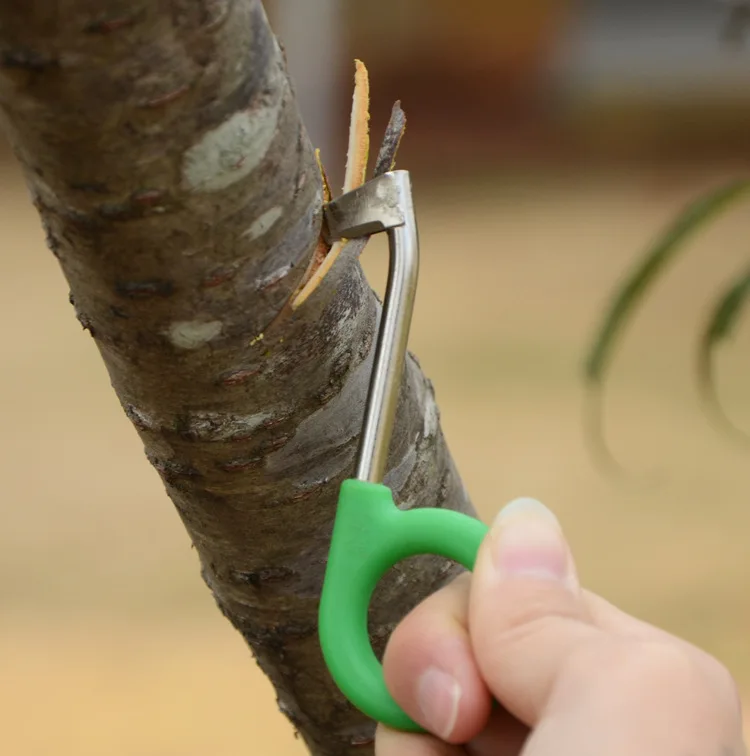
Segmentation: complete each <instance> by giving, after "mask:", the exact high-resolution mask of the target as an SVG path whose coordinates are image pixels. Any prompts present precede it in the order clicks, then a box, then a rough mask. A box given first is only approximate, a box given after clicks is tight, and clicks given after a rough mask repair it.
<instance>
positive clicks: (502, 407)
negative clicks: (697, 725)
mask: <svg viewBox="0 0 750 756" xmlns="http://www.w3.org/2000/svg"><path fill="white" fill-rule="evenodd" d="M722 175H724V172H723V171H722V170H721V169H716V171H714V172H713V174H708V173H706V172H705V171H702V172H701V173H700V174H698V173H696V172H695V171H688V170H682V171H681V170H678V169H676V168H672V169H670V172H669V173H665V172H663V171H661V172H659V171H656V170H654V171H652V172H651V173H649V174H646V173H645V172H641V173H639V174H638V175H628V174H625V173H618V174H614V173H612V172H609V173H602V174H600V175H593V174H592V175H586V176H581V175H576V174H573V173H568V174H565V173H558V174H556V175H538V176H530V175H528V174H526V175H518V176H510V175H504V176H502V178H498V177H497V176H495V177H494V178H492V179H490V178H484V179H481V180H476V179H475V180H473V181H467V182H466V183H465V184H462V183H459V182H453V183H452V184H450V185H438V186H435V185H432V186H423V185H420V183H419V178H418V176H417V177H416V191H417V201H418V211H419V215H420V222H421V227H420V230H421V240H422V245H423V246H422V249H423V264H422V277H421V280H420V291H419V295H418V299H417V310H416V314H415V322H414V331H413V337H412V340H411V346H412V349H413V350H414V351H415V352H416V353H417V354H418V355H419V357H420V360H421V363H422V366H423V368H424V369H425V371H426V372H427V374H428V375H429V376H430V377H431V378H432V380H433V382H434V384H435V387H436V391H437V397H438V401H439V404H440V407H441V410H442V420H443V425H444V428H445V431H446V434H447V437H448V439H449V443H450V445H451V447H452V450H453V453H454V455H455V457H456V459H457V461H458V465H459V468H460V470H461V471H462V474H463V476H464V479H465V482H466V485H467V487H468V489H469V491H470V492H471V494H472V496H473V498H474V501H475V502H476V504H477V506H478V507H479V509H480V510H481V512H482V514H483V515H484V516H485V517H487V518H489V517H491V516H492V514H493V512H495V511H496V510H497V509H498V507H499V506H500V505H501V504H502V503H504V502H505V501H507V500H508V499H510V498H512V497H515V496H518V495H523V494H525V495H532V496H536V497H539V498H541V499H542V500H544V501H545V502H547V503H548V504H549V505H551V506H552V507H553V508H554V509H555V511H556V512H557V513H558V514H559V516H560V518H561V520H562V521H563V524H564V526H565V527H566V529H567V532H568V534H569V536H570V539H571V541H572V543H573V546H574V549H575V553H576V555H577V558H578V561H579V568H580V571H581V574H582V577H583V580H584V581H585V582H586V583H587V585H588V586H589V587H591V588H593V589H595V590H597V591H600V592H602V593H603V594H605V595H606V596H607V597H608V598H609V599H611V600H613V601H614V602H616V603H618V604H620V605H621V606H622V607H623V608H625V609H626V610H628V611H631V612H634V613H636V614H637V615H639V616H641V617H643V618H645V619H647V620H650V621H652V622H656V623H658V624H660V625H663V626H665V627H667V628H668V629H670V630H672V631H675V632H678V633H680V634H682V635H684V636H686V637H687V638H689V639H690V640H693V641H695V642H697V643H699V644H701V645H703V646H705V647H706V648H708V650H710V651H711V652H713V653H715V654H717V655H718V656H719V657H720V658H721V659H723V660H724V661H725V662H726V663H727V664H728V665H729V666H730V668H731V669H732V670H733V672H734V673H735V675H736V676H737V678H738V680H739V681H740V684H741V686H742V687H743V689H744V690H748V691H750V654H748V640H747V639H748V630H749V629H750V600H749V599H748V581H749V580H750V549H749V548H748V538H749V537H750V506H748V504H749V503H750V502H749V500H748V494H749V493H750V484H749V483H748V475H747V469H748V461H747V453H748V452H747V449H740V448H738V447H737V446H734V445H732V443H730V442H729V441H728V440H727V439H726V438H724V437H723V436H721V435H720V434H717V433H716V432H715V431H714V429H713V428H712V427H711V426H710V424H709V423H708V422H707V421H706V419H705V417H704V415H703V414H702V412H701V410H700V406H699V404H698V400H697V397H696V394H695V391H694V384H693V382H692V372H691V371H692V349H693V346H694V342H695V338H696V335H697V333H698V329H699V326H700V324H701V321H702V318H703V317H704V316H705V313H706V307H707V306H708V303H709V302H710V301H711V298H712V296H715V295H716V294H717V293H718V291H719V289H720V287H721V285H722V284H723V283H725V282H726V280H727V279H728V278H729V277H730V276H731V275H732V274H733V273H735V272H737V271H738V270H739V269H740V268H741V267H742V266H743V265H744V264H745V262H746V259H747V247H746V244H745V241H744V240H746V238H747V233H748V227H749V225H748V224H749V223H750V217H749V215H748V211H747V208H745V209H740V210H737V211H735V212H733V213H732V214H731V216H728V217H727V218H726V219H724V220H723V221H722V222H721V223H720V224H719V225H718V226H716V227H715V228H714V229H712V230H710V231H708V232H706V233H704V234H702V235H701V237H700V239H699V240H697V241H696V243H694V245H693V250H692V253H691V254H690V255H689V256H688V257H686V258H685V259H684V260H683V261H681V262H680V263H679V264H678V265H676V266H675V267H674V269H673V271H672V273H671V274H670V276H669V277H668V278H667V279H665V281H664V282H663V283H662V284H661V286H660V287H659V289H658V291H657V292H656V293H655V296H654V297H652V298H651V299H650V300H649V303H648V305H647V306H646V308H645V309H644V310H643V312H642V313H641V314H640V316H639V318H638V322H637V324H636V326H635V327H634V328H633V329H631V331H630V332H629V333H628V336H627V339H626V341H625V343H624V344H623V347H624V349H623V351H622V353H621V355H620V357H619V358H618V360H617V364H616V365H615V369H614V371H613V372H614V375H613V380H612V382H611V385H610V387H609V392H608V411H609V417H608V422H609V434H610V438H611V441H612V445H613V448H614V450H615V452H616V453H617V455H618V457H619V459H620V460H621V461H622V462H623V463H624V464H625V465H626V466H628V468H630V469H632V470H633V471H635V473H641V474H643V473H648V472H651V471H653V470H658V471H659V472H660V473H661V474H662V476H663V482H662V484H661V485H660V487H658V488H656V489H647V490H639V491H632V490H623V489H622V488H621V487H618V485H617V484H616V483H615V482H613V481H611V480H607V479H606V478H604V477H602V475H601V474H600V473H599V472H598V471H597V470H596V469H595V468H594V466H593V462H592V459H591V457H590V456H589V454H588V452H587V450H586V447H585V444H584V440H583V435H582V425H581V406H582V396H583V393H582V386H581V379H580V363H581V358H582V354H583V352H584V348H585V345H586V343H587V340H588V338H589V337H590V335H591V332H592V329H593V327H594V324H595V322H596V321H597V318H598V317H599V316H600V314H601V312H602V309H603V306H604V304H605V302H606V299H607V296H608V294H609V292H610V291H611V288H612V287H613V285H614V284H615V282H616V281H617V279H618V278H619V276H620V275H621V274H622V273H623V271H624V270H625V269H626V267H627V265H628V264H629V262H630V261H631V260H633V259H635V258H636V257H637V255H638V254H639V253H640V251H641V250H642V249H643V247H644V245H646V244H647V243H648V241H649V240H650V239H651V238H652V236H653V235H654V234H655V233H656V232H657V231H658V230H659V229H660V228H661V226H662V225H663V224H664V223H665V222H666V221H667V220H668V219H669V218H670V217H671V216H672V214H673V213H674V212H675V211H676V210H677V209H678V208H679V207H680V206H681V205H682V203H683V202H684V201H685V200H686V199H687V198H689V197H691V196H693V195H694V194H696V193H697V192H699V191H700V190H701V189H705V188H707V187H708V186H710V185H712V184H713V183H714V182H715V181H716V180H717V179H719V178H720V177H721V176H722ZM371 246H372V248H371V249H368V250H367V252H366V254H365V257H366V264H367V267H368V270H370V271H371V272H372V273H373V276H374V277H375V278H378V277H379V276H381V275H382V257H383V256H382V255H379V254H378V250H379V249H380V251H381V252H382V247H380V245H379V244H375V243H373V244H372V245H371ZM0 251H1V254H0V302H2V305H1V306H2V313H3V317H2V319H1V320H0V343H1V344H2V358H1V359H2V370H1V371H0V396H2V397H3V399H2V408H3V413H2V417H3V422H2V425H0V460H1V461H0V476H1V479H2V495H3V502H4V503H3V505H2V507H1V508H0V669H1V670H2V672H1V673H0V711H2V712H3V716H2V722H3V724H2V727H1V728H0V752H2V753H7V754H14V756H46V754H55V756H66V755H67V754H71V755H73V754H75V756H89V755H93V754H101V753H107V754H109V755H110V756H120V755H123V756H124V755H125V754H129V755H130V754H134V753H137V754H139V755H140V756H151V755H153V756H156V755H157V754H158V755H159V756H171V755H172V754H174V755H175V756H176V755H177V754H179V755H180V756H199V755H200V756H204V754H206V753H209V752H210V753H212V754H215V756H224V754H226V755H227V756H229V754H239V753H245V752H248V749H250V751H251V752H253V753H273V754H278V755H279V756H287V755H288V756H292V755H293V754H296V755H299V754H302V753H303V752H304V750H303V748H302V746H301V745H300V743H299V742H298V741H296V740H295V739H294V737H293V735H292V730H291V728H290V727H289V726H288V725H287V723H286V721H285V720H284V719H283V717H282V716H281V715H280V714H278V713H277V712H276V707H275V703H274V696H273V693H272V691H271V689H270V687H269V686H268V684H267V683H266V681H265V679H264V678H263V677H262V675H261V674H260V672H259V671H258V670H257V668H256V666H255V664H254V663H253V661H252V659H251V657H250V654H249V652H248V651H247V649H246V647H245V646H244V644H243V642H242V641H241V639H240V637H239V636H238V635H237V634H236V633H235V632H234V631H233V630H232V629H231V628H230V626H229V625H228V624H227V623H226V621H225V620H224V619H223V618H222V617H221V616H220V615H219V613H218V612H217V611H216V609H215V608H214V606H213V605H212V601H211V599H210V596H209V594H208V591H207V590H206V589H205V588H204V586H203V584H202V582H201V580H200V577H199V574H198V565H197V560H196V558H195V555H194V553H193V552H192V551H191V549H190V545H189V542H188V539H187V537H186V535H185V533H184V532H183V529H182V526H181V524H180V522H179V520H178V518H177V516H176V514H175V513H174V512H173V510H172V507H171V504H170V502H169V501H168V499H167V497H166V495H165V494H164V492H163V489H162V487H161V485H160V481H159V479H158V477H157V475H156V473H155V472H153V471H152V470H151V468H150V466H149V465H148V463H147V462H146V460H145V459H144V457H143V454H142V450H141V448H140V444H139V441H138V439H137V436H136V434H135V432H134V431H133V430H132V429H131V427H130V425H129V423H128V422H127V421H126V419H125V418H124V416H123V415H122V413H121V411H120V409H119V406H118V404H117V401H116V399H115V397H114V394H113V392H112V391H111V389H110V387H109V383H108V380H107V376H106V373H105V370H104V368H103V367H102V365H101V364H100V361H99V358H98V354H97V352H96V349H95V346H94V343H93V341H92V340H91V339H90V338H89V337H88V335H87V334H85V333H83V332H82V331H81V329H80V326H79V325H78V323H77V321H76V320H75V318H74V316H73V312H72V309H71V307H70V306H69V305H68V302H67V287H66V285H65V282H64V280H63V278H62V275H61V274H60V272H59V270H58V268H57V265H56V263H55V261H54V259H53V258H52V256H51V254H50V253H48V252H47V251H46V250H45V247H44V242H43V235H42V233H41V231H40V229H39V224H38V220H37V216H36V214H35V212H34V210H33V208H32V207H31V205H30V203H29V201H28V199H27V196H26V194H25V191H24V190H23V188H22V184H21V181H20V178H19V175H18V173H17V171H16V168H15V166H14V165H13V164H11V163H10V162H9V161H8V160H6V161H5V162H0ZM378 258H380V259H378ZM749 338H750V328H748V327H747V326H745V327H744V328H743V329H742V331H741V333H740V334H739V335H738V338H737V341H736V343H735V344H734V346H733V348H732V349H731V350H727V353H726V354H722V359H721V374H722V379H721V384H722V394H723V396H724V398H725V401H726V403H727V405H728V406H729V407H730V408H731V411H732V413H733V415H734V416H735V417H736V418H737V420H738V421H739V422H742V423H743V425H744V427H746V428H750V394H749V393H748V392H747V380H746V376H747V374H748V368H750V349H748V348H747V347H748V339H749ZM743 379H744V390H743Z"/></svg>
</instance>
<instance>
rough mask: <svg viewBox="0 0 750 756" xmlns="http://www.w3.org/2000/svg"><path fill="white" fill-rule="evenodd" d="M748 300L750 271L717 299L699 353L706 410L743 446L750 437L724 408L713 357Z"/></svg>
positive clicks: (704, 331) (701, 387)
mask: <svg viewBox="0 0 750 756" xmlns="http://www.w3.org/2000/svg"><path fill="white" fill-rule="evenodd" d="M748 300H750V269H748V270H747V271H746V272H745V273H744V274H743V275H741V276H740V277H739V278H737V279H735V280H734V281H732V283H731V284H730V285H729V287H728V288H727V289H726V290H725V291H723V292H722V294H721V296H719V297H718V299H717V300H716V304H715V305H714V307H713V309H712V311H711V314H710V316H709V318H708V319H707V321H706V327H705V328H704V329H703V333H702V334H701V338H700V341H699V343H698V354H697V363H698V388H699V390H700V392H701V395H702V397H703V400H704V404H705V407H706V409H707V410H708V411H709V412H710V414H711V415H712V417H713V419H714V420H716V421H717V422H718V423H719V424H720V425H721V426H722V427H723V428H724V429H725V430H726V431H728V432H729V433H730V434H731V435H732V436H734V437H735V438H737V439H739V440H741V441H742V442H743V443H750V435H748V433H746V432H745V431H744V430H742V429H741V428H738V427H737V426H736V425H735V424H734V423H733V422H732V421H731V419H730V418H729V417H728V416H727V414H726V412H725V411H724V408H723V407H722V404H721V401H720V400H719V395H718V393H717V391H716V381H715V380H714V360H713V357H714V353H715V350H716V348H717V347H718V346H719V345H720V344H721V343H722V342H724V341H727V340H728V339H729V338H730V337H731V336H732V333H733V331H734V329H735V327H736V325H737V323H738V322H739V319H740V315H741V314H742V311H743V308H744V306H745V305H746V304H747V302H748Z"/></svg>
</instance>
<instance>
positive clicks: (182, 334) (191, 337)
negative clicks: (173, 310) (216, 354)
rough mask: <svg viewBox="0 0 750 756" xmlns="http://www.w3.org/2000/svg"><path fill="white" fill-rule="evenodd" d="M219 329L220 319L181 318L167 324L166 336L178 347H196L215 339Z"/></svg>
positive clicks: (220, 325)
mask: <svg viewBox="0 0 750 756" xmlns="http://www.w3.org/2000/svg"><path fill="white" fill-rule="evenodd" d="M221 329H222V322H221V321H220V320H209V321H201V320H182V321H178V322H176V323H172V324H171V325H170V326H169V328H168V330H167V336H168V337H169V340H170V341H171V342H172V344H173V345H174V346H176V347H177V348H178V349H198V348H199V347H202V346H204V345H205V344H208V342H209V341H211V340H213V339H215V338H216V337H217V336H218V335H219V334H220V333H221Z"/></svg>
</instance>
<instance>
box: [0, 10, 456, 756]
mask: <svg viewBox="0 0 750 756" xmlns="http://www.w3.org/2000/svg"><path fill="white" fill-rule="evenodd" d="M0 113H1V114H2V122H3V127H4V130H5V132H6V134H7V136H8V138H9V141H10V143H11V144H12V146H13V148H14V150H15V153H16V155H17V157H18V159H19V161H20V163H21V165H22V166H23V169H24V171H25V175H26V179H27V182H28V185H29V188H30V191H31V194H32V197H33V201H34V203H35V205H36V207H37V208H38V210H39V213H40V216H41V219H42V222H43V224H44V226H45V228H46V232H47V241H48V244H49V247H50V249H51V250H52V252H53V253H54V255H55V256H56V258H57V259H58V261H59V263H60V265H61V266H62V269H63V271H64V274H65V276H66V278H67V280H68V282H69V284H70V289H71V302H72V303H73V304H74V306H75V310H76V314H77V316H78V319H79V320H80V322H81V324H82V325H83V327H84V328H85V329H87V330H88V331H89V332H90V333H91V335H92V336H93V338H94V341H95V343H96V346H97V347H98V349H99V350H100V352H101V355H102V358H103V359H104V362H105V364H106V366H107V369H108V370H109V375H110V377H111V381H112V385H113V387H114V389H115V391H116V392H117V395H118V397H119V398H120V401H121V403H122V406H123V408H124V410H125V413H126V414H127V416H128V417H129V418H130V420H131V421H132V423H133V425H134V426H135V427H136V429H137V431H138V433H139V434H140V436H141V438H142V440H143V443H144V445H145V449H146V453H147V455H148V458H149V460H150V461H151V463H152V464H153V465H154V467H155V468H156V469H157V470H158V471H159V473H160V475H161V477H162V479H163V481H164V484H165V486H166V489H167V492H168V494H169V496H170V498H171V499H172V501H173V502H174V505H175V507H176V508H177V511H178V513H179V515H180V517H181V518H182V521H183V523H184V524H185V527H186V528H187V530H188V532H189V534H190V537H191V539H192V541H193V543H194V544H195V547H196V549H197V552H198V554H199V557H200V562H201V568H202V574H203V577H204V579H205V581H206V583H207V584H208V586H209V588H210V589H211V591H212V592H213V595H214V596H215V599H216V602H217V604H218V606H219V608H220V609H221V611H222V612H223V613H224V614H225V615H226V617H227V618H228V619H229V620H230V622H232V624H233V625H234V626H235V627H236V628H237V629H238V630H239V631H240V633H242V635H243V636H244V638H245V639H246V640H247V642H248V644H249V645H250V647H251V649H252V651H253V654H254V655H255V658H256V659H257V661H258V663H259V664H260V666H261V667H262V669H263V670H264V672H265V673H266V674H267V675H268V676H269V678H270V679H271V681H272V682H273V685H274V686H275V688H276V691H277V693H278V700H279V706H280V707H281V709H282V711H284V713H285V714H286V715H287V716H288V717H289V719H290V720H291V721H292V722H293V724H294V726H295V727H296V728H297V729H298V730H299V732H300V733H301V735H302V737H303V738H304V739H305V742H306V743H307V745H308V747H309V749H310V751H311V753H313V754H316V756H343V755H344V754H347V755H348V754H354V753H356V754H363V753H368V752H371V748H372V746H371V738H372V732H373V725H372V723H371V722H368V721H367V720H366V719H365V718H364V717H362V716H361V715H360V714H359V713H357V712H355V711H353V710H352V708H351V707H350V706H349V705H348V704H347V703H346V702H345V701H344V700H342V697H341V696H340V695H339V693H338V692H337V691H336V690H335V688H334V686H333V685H332V682H331V680H330V678H329V676H328V674H327V672H326V670H325V668H324V666H323V662H322V658H321V654H320V651H319V647H318V640H317V635H316V612H317V603H318V596H319V591H320V586H321V581H322V577H323V571H324V566H325V558H326V553H327V547H328V540H329V536H330V533H331V527H332V522H333V516H334V506H335V500H336V495H337V489H338V485H339V483H340V482H341V481H342V480H343V479H344V478H346V477H348V476H349V475H350V474H351V473H352V470H353V462H354V456H355V451H356V443H357V436H358V433H359V429H360V424H361V420H362V413H363V401H364V395H365V390H366V386H367V380H368V376H369V371H370V366H371V361H372V353H373V349H372V346H373V335H374V331H375V327H376V321H377V317H378V309H379V305H378V302H377V299H376V298H375V296H374V294H373V293H372V292H371V290H370V288H369V287H368V285H367V283H366V281H365V279H364V277H363V275H362V272H361V270H360V267H359V265H358V263H357V260H356V255H355V249H354V245H352V246H351V247H350V248H349V250H345V251H344V253H342V255H341V257H340V259H339V260H338V261H337V263H336V264H335V265H334V267H333V269H332V271H331V272H330V274H329V275H328V276H327V277H326V278H325V279H324V281H323V283H322V284H321V285H320V286H319V288H318V289H317V290H316V291H315V292H314V293H313V295H312V296H311V297H310V298H309V299H308V300H307V301H306V303H305V304H304V305H303V306H302V307H301V308H300V310H298V311H297V312H295V313H291V312H290V310H289V308H288V307H287V306H286V305H287V302H288V300H289V298H290V296H291V294H292V293H293V292H294V291H295V288H296V287H297V285H298V284H299V282H300V280H301V278H302V276H303V275H304V273H305V271H306V269H307V268H308V264H309V263H310V261H311V260H312V258H313V252H314V249H315V246H316V243H317V240H318V235H319V229H320V222H321V202H322V198H321V197H322V195H321V186H320V176H319V173H318V171H317V168H316V165H315V162H314V160H313V156H312V150H311V146H310V144H309V143H308V139H307V137H306V135H305V132H304V129H303V127H302V124H301V122H300V119H299V116H298V113H297V108H296V105H295V99H294V94H293V90H292V88H291V85H290V83H289V81H288V78H287V75H286V73H285V67H284V60H283V55H282V53H281V52H280V49H279V47H278V45H277V43H276V41H275V39H274V37H273V36H272V34H271V32H270V30H269V28H268V24H267V21H266V18H265V16H264V13H263V9H262V7H261V5H260V3H259V2H257V0H235V1H234V2H232V1H231V0H142V1H141V2H133V1H132V0H131V1H129V2H126V1H125V0H110V1H109V2H105V3H102V2H101V1H100V0H65V1H64V2H58V3H45V2H41V1H35V0H4V2H3V3H2V4H0ZM400 401H401V406H400V411H399V414H398V422H397V427H396V430H395V435H394V441H393V445H392V452H391V459H390V472H389V477H388V479H387V482H389V483H390V485H392V486H393V488H394V489H395V491H396V495H397V498H398V500H399V501H400V502H402V503H403V505H404V506H409V507H418V506H438V507H451V508H454V509H458V510H462V511H471V506H470V504H469V502H468V501H467V498H466V495H465V492H464V490H463V487H462V485H461V482H460V480H459V477H458V475H457V473H456V471H455V469H454V467H453V465H452V462H451V459H450V456H449V454H448V451H447V449H446V445H445V442H444V440H443V436H442V434H441V432H440V429H439V425H438V416H437V409H436V406H435V403H434V399H433V394H432V389H431V386H430V384H429V382H428V381H427V380H426V379H425V378H424V377H423V375H422V374H421V372H420V370H419V367H418V365H417V364H416V362H415V361H414V360H413V359H411V360H410V361H409V362H408V366H407V370H406V374H405V380H404V384H403V388H402V394H401V400H400ZM112 484H113V485H117V481H116V480H113V481H112ZM454 572H455V568H454V567H453V566H451V565H446V564H445V563H444V562H443V561H442V560H439V559H435V558H432V557H422V558H419V559H417V560H413V561H410V562H409V563H408V564H404V565H401V566H399V567H398V568H397V569H396V570H394V571H393V572H392V573H391V574H390V575H389V576H388V578H387V579H386V580H384V581H383V583H382V584H381V586H380V587H379V589H378V592H377V595H376V598H375V601H374V604H373V610H372V631H373V637H374V639H375V644H376V646H377V647H381V648H382V645H383V642H384V640H385V638H386V637H387V634H388V633H389V632H390V630H391V629H392V627H393V626H394V624H395V623H396V622H397V621H398V620H399V619H400V617H401V616H402V615H403V614H404V613H405V612H406V611H407V610H408V609H409V608H410V607H411V606H412V605H413V604H414V603H415V602H416V601H418V600H419V599H421V598H422V597H424V596H425V595H427V594H428V593H430V592H432V591H433V590H434V589H436V588H437V587H438V586H439V585H441V584H442V583H443V582H445V581H446V580H447V579H448V578H449V577H450V576H451V575H452V574H454ZM248 742H249V743H251V742H252V733H248Z"/></svg>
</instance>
